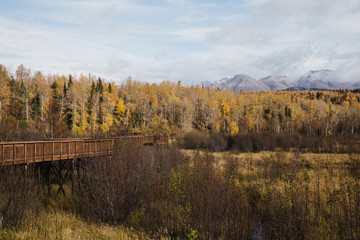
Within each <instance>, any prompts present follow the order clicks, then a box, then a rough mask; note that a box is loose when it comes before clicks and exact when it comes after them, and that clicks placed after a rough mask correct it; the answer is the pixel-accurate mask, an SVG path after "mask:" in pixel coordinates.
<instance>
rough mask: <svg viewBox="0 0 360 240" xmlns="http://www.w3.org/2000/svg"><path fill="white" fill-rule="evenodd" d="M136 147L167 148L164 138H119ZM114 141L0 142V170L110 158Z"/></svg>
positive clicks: (165, 137) (166, 138) (165, 138)
mask: <svg viewBox="0 0 360 240" xmlns="http://www.w3.org/2000/svg"><path fill="white" fill-rule="evenodd" d="M119 138H120V140H121V141H133V142H134V143H137V144H143V145H153V144H167V143H168V136H122V137H119ZM114 144H115V139H100V140H89V139H81V140H74V139H61V140H56V141H23V142H0V166H1V165H16V164H29V163H39V162H49V161H58V160H69V159H77V158H86V157H95V156H105V155H111V154H112V152H113V149H114Z"/></svg>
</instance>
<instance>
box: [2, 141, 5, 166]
mask: <svg viewBox="0 0 360 240" xmlns="http://www.w3.org/2000/svg"><path fill="white" fill-rule="evenodd" d="M1 147H2V148H1V152H2V153H1V154H2V155H1V161H2V164H3V165H4V161H5V149H4V144H1Z"/></svg>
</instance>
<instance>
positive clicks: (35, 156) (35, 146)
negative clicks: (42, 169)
mask: <svg viewBox="0 0 360 240" xmlns="http://www.w3.org/2000/svg"><path fill="white" fill-rule="evenodd" d="M34 162H36V143H34Z"/></svg>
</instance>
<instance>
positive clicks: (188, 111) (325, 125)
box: [0, 65, 360, 140]
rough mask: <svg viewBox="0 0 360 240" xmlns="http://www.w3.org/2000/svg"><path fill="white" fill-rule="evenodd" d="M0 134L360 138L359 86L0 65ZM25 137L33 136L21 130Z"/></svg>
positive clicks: (40, 136) (39, 135)
mask: <svg viewBox="0 0 360 240" xmlns="http://www.w3.org/2000/svg"><path fill="white" fill-rule="evenodd" d="M0 86H1V87H0V126H1V127H0V137H1V139H2V140H11V139H14V138H21V134H22V133H25V132H26V133H29V132H31V133H32V134H31V136H32V138H35V137H36V136H38V137H39V138H55V137H66V136H89V135H91V134H95V133H113V132H114V130H116V131H118V130H120V129H121V130H126V131H128V132H139V133H143V134H152V133H154V134H170V135H174V134H177V133H181V132H190V131H199V132H211V133H225V134H249V133H256V134H258V133H275V134H302V135H319V136H325V137H327V136H329V135H337V134H341V135H358V134H359V132H360V93H359V92H356V91H280V92H260V93H255V92H246V91H244V92H241V93H236V92H232V91H219V90H215V89H206V88H202V87H200V86H193V87H184V86H182V85H181V82H180V81H179V82H177V83H175V82H169V81H163V82H161V83H159V84H150V83H143V82H139V81H136V80H133V79H131V78H130V77H129V78H128V79H127V80H126V81H124V82H123V83H121V84H116V83H114V82H106V81H103V80H102V79H101V78H99V77H96V76H94V75H91V74H88V75H83V74H80V75H79V76H74V75H71V74H70V75H68V76H64V75H47V76H45V75H44V74H43V73H42V72H41V71H31V70H30V69H29V68H26V67H25V66H23V65H19V66H18V67H17V68H16V70H15V71H9V70H8V69H7V68H6V67H5V66H3V65H0ZM24 135H26V136H28V135H29V134H24Z"/></svg>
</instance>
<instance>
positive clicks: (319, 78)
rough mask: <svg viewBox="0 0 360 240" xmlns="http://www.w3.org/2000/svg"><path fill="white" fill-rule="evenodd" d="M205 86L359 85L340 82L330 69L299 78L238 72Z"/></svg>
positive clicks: (307, 87) (271, 88) (304, 87)
mask: <svg viewBox="0 0 360 240" xmlns="http://www.w3.org/2000/svg"><path fill="white" fill-rule="evenodd" d="M201 85H202V86H203V87H206V88H209V87H211V88H215V89H220V90H233V91H236V92H239V91H243V90H246V91H255V92H260V91H279V90H321V89H328V90H335V89H350V90H351V89H356V88H359V87H360V82H355V83H350V82H347V83H345V82H341V81H339V78H338V77H337V76H336V75H335V73H334V71H331V70H316V71H309V72H307V73H305V74H304V75H302V76H301V77H299V78H295V79H290V78H288V77H286V76H278V75H272V76H268V77H265V78H261V79H259V80H255V79H254V78H252V77H250V76H248V75H244V74H239V75H235V76H234V77H232V78H221V79H220V80H217V81H215V82H209V81H206V82H202V83H201Z"/></svg>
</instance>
